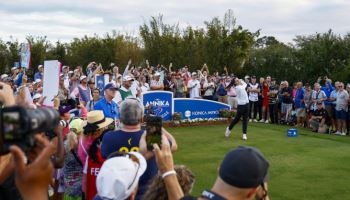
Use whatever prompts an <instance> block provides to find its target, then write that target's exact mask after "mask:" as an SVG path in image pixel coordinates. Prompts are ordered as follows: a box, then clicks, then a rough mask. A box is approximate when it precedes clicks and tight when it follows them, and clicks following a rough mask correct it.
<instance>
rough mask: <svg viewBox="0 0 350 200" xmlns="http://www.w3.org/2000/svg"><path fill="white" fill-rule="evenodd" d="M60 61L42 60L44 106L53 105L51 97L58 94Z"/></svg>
mask: <svg viewBox="0 0 350 200" xmlns="http://www.w3.org/2000/svg"><path fill="white" fill-rule="evenodd" d="M60 65H61V64H60V62H58V60H47V61H45V62H44V80H43V83H44V84H43V96H44V97H46V99H45V101H44V103H43V104H44V105H45V106H50V107H52V106H53V101H52V100H53V98H55V96H57V94H58V87H59V78H60Z"/></svg>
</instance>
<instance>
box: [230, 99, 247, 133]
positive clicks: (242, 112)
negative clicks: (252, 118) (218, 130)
mask: <svg viewBox="0 0 350 200" xmlns="http://www.w3.org/2000/svg"><path fill="white" fill-rule="evenodd" d="M248 105H249V104H245V105H238V106H237V114H236V116H235V118H234V119H233V120H232V121H231V123H230V126H229V127H228V129H230V130H232V129H233V127H234V126H235V125H236V124H237V123H238V122H239V120H240V119H241V117H242V118H243V122H242V130H243V134H247V124H248V112H249V106H248Z"/></svg>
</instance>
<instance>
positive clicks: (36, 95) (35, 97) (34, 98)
mask: <svg viewBox="0 0 350 200" xmlns="http://www.w3.org/2000/svg"><path fill="white" fill-rule="evenodd" d="M42 96H43V95H41V94H40V93H36V94H35V95H34V96H33V100H36V99H40V97H42Z"/></svg>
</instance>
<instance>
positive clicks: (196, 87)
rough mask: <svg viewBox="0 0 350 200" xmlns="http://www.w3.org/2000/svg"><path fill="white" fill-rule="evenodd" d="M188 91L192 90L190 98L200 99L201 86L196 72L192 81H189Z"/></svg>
mask: <svg viewBox="0 0 350 200" xmlns="http://www.w3.org/2000/svg"><path fill="white" fill-rule="evenodd" d="M188 89H189V90H190V98H200V90H201V84H200V82H199V80H198V78H197V73H196V72H193V73H192V79H191V80H189V81H188Z"/></svg>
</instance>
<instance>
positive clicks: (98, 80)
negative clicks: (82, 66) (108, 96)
mask: <svg viewBox="0 0 350 200" xmlns="http://www.w3.org/2000/svg"><path fill="white" fill-rule="evenodd" d="M95 87H96V88H98V89H99V90H100V96H101V97H102V96H104V92H103V89H104V87H105V77H104V76H103V75H96V76H95Z"/></svg>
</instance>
